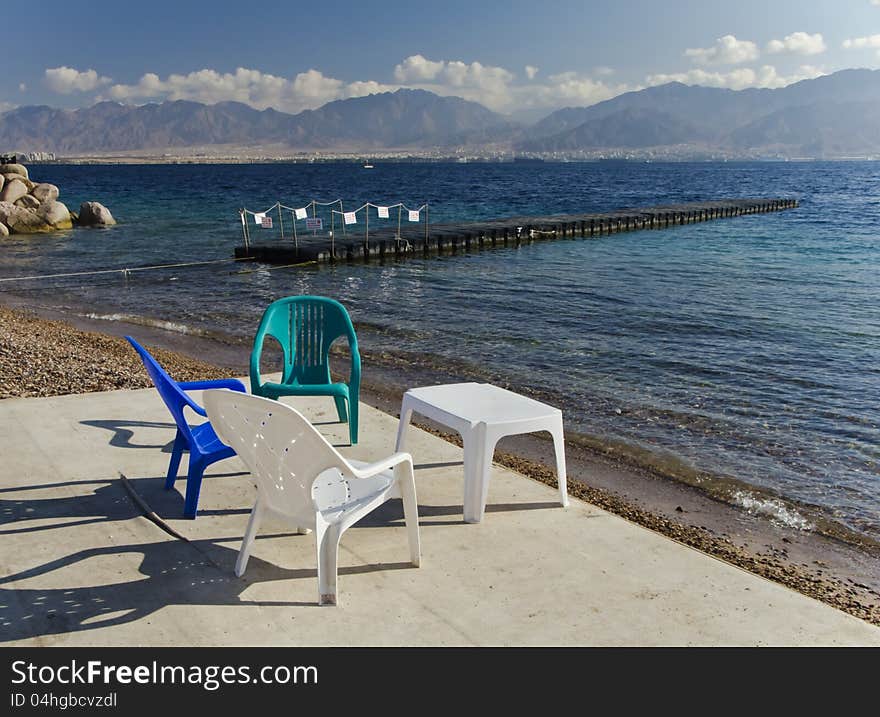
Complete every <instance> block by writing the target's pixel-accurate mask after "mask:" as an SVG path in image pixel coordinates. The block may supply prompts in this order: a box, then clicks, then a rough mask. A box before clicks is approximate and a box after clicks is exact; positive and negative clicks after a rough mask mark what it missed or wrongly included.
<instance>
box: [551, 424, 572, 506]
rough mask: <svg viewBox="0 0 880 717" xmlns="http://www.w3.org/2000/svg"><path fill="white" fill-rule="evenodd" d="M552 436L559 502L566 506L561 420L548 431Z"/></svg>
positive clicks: (566, 493) (563, 439)
mask: <svg viewBox="0 0 880 717" xmlns="http://www.w3.org/2000/svg"><path fill="white" fill-rule="evenodd" d="M550 435H552V436H553V448H554V449H555V451H556V482H557V483H558V484H559V502H560V503H561V504H562V507H563V508H565V507H567V506H568V487H567V485H566V475H565V438H564V435H563V433H562V421H560V422H559V425H558V426H554V427H553V429H552V430H551V431H550Z"/></svg>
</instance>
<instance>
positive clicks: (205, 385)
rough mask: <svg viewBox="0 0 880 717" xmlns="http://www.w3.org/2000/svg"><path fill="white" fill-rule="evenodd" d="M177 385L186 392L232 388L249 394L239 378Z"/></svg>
mask: <svg viewBox="0 0 880 717" xmlns="http://www.w3.org/2000/svg"><path fill="white" fill-rule="evenodd" d="M177 385H178V386H180V387H181V388H182V389H183V390H184V391H203V390H205V389H209V388H230V389H232V390H233V391H239V392H241V393H247V389H246V388H245V387H244V384H243V383H242V382H241V381H239V380H238V379H237V378H216V379H212V380H210V381H188V382H185V383H178V384H177Z"/></svg>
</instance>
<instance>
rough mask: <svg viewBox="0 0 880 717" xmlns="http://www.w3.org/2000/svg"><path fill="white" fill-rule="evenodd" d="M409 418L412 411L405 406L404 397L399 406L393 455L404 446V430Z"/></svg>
mask: <svg viewBox="0 0 880 717" xmlns="http://www.w3.org/2000/svg"><path fill="white" fill-rule="evenodd" d="M411 418H412V409H411V408H410V407H409V406H407V404H406V397H404V399H403V404H402V405H401V406H400V422H399V423H398V424H397V442H396V443H395V444H394V452H395V453H397V452H399V451H402V450H403V447H404V446H405V445H406V429H407V427H408V426H409V422H410V419H411Z"/></svg>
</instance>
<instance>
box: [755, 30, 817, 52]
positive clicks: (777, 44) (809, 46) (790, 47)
mask: <svg viewBox="0 0 880 717" xmlns="http://www.w3.org/2000/svg"><path fill="white" fill-rule="evenodd" d="M826 49H827V48H826V47H825V40H824V39H823V38H822V34H821V33H819V32H817V33H815V34H814V35H810V34H808V33H806V32H793V33H791V35H787V36H786V37H785V38H783V39H782V40H771V41H770V42H768V43H767V52H768V53H770V54H779V53H783V52H784V53H789V54H792V55H819V54H821V53H823V52H825V50H826Z"/></svg>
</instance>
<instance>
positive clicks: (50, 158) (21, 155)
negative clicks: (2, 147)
mask: <svg viewBox="0 0 880 717" xmlns="http://www.w3.org/2000/svg"><path fill="white" fill-rule="evenodd" d="M13 155H14V156H15V157H16V158H17V159H18V161H19V162H55V161H56V157H55V152H3V156H10V157H11V156H13Z"/></svg>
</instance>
